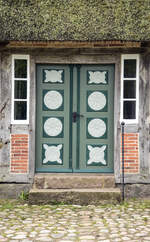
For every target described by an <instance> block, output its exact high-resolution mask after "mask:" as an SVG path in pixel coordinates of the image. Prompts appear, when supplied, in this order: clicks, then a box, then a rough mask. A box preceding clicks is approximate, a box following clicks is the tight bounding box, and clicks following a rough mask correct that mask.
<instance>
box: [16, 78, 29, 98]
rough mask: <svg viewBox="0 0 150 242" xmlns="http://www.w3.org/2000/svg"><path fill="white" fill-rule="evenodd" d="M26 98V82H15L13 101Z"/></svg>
mask: <svg viewBox="0 0 150 242" xmlns="http://www.w3.org/2000/svg"><path fill="white" fill-rule="evenodd" d="M26 98H27V81H15V99H26Z"/></svg>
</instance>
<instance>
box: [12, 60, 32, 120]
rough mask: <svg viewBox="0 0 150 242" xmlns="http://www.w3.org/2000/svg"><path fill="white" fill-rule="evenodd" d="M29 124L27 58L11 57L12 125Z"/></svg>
mask: <svg viewBox="0 0 150 242" xmlns="http://www.w3.org/2000/svg"><path fill="white" fill-rule="evenodd" d="M28 122H29V56H27V55H13V56H12V123H16V124H21V123H23V124H26V123H28Z"/></svg>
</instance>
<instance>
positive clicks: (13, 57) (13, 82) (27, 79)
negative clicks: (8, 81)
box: [11, 55, 30, 124]
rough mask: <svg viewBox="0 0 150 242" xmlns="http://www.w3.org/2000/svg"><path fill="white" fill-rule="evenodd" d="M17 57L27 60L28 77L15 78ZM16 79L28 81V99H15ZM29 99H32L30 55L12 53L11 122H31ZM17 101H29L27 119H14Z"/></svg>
mask: <svg viewBox="0 0 150 242" xmlns="http://www.w3.org/2000/svg"><path fill="white" fill-rule="evenodd" d="M15 59H20V60H27V78H15V72H14V61H15ZM15 80H16V81H17V80H19V81H27V98H26V99H15V98H14V89H15ZM29 100H30V56H29V55H12V98H11V103H12V109H11V123H12V124H29ZM15 101H25V102H27V119H26V120H15V119H14V102H15Z"/></svg>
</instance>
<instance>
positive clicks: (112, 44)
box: [6, 40, 141, 49]
mask: <svg viewBox="0 0 150 242" xmlns="http://www.w3.org/2000/svg"><path fill="white" fill-rule="evenodd" d="M6 47H7V48H14V47H15V48H26V47H28V48H66V49H67V48H116V47H119V48H130V47H132V48H137V47H138V48H140V47H141V42H135V41H119V40H112V41H10V42H9V43H8V44H7V45H6Z"/></svg>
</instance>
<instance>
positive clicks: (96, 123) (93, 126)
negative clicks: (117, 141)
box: [88, 118, 106, 138]
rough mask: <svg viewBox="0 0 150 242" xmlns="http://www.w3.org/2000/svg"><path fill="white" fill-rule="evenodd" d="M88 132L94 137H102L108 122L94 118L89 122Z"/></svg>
mask: <svg viewBox="0 0 150 242" xmlns="http://www.w3.org/2000/svg"><path fill="white" fill-rule="evenodd" d="M88 132H89V134H90V135H91V136H93V137H96V138H98V137H101V136H103V135H104V134H105V132H106V124H105V123H104V121H103V120H102V119H98V118H96V119H92V120H91V121H90V122H89V124H88Z"/></svg>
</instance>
